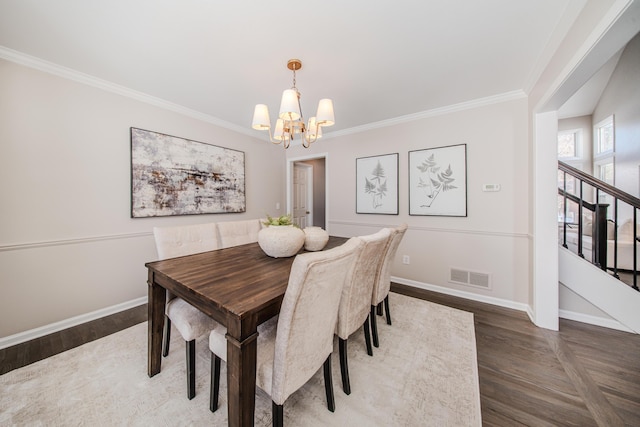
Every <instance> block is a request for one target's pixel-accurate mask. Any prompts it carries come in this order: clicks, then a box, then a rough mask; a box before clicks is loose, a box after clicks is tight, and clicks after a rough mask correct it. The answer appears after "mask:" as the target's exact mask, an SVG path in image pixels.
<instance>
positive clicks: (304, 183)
mask: <svg viewBox="0 0 640 427" xmlns="http://www.w3.org/2000/svg"><path fill="white" fill-rule="evenodd" d="M312 177H313V166H311V165H307V164H304V163H294V165H293V223H294V224H296V225H297V226H298V227H300V228H305V227H307V226H310V225H312V224H313V220H312V218H311V212H313V206H311V204H312V203H313V199H312V198H311V197H310V195H311V194H312V188H313V183H312V179H313V178H312Z"/></svg>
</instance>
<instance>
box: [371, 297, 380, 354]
mask: <svg viewBox="0 0 640 427" xmlns="http://www.w3.org/2000/svg"><path fill="white" fill-rule="evenodd" d="M369 321H370V322H371V336H372V337H373V345H374V346H376V347H380V343H379V342H378V322H377V320H376V306H375V305H372V306H371V314H370V315H369Z"/></svg>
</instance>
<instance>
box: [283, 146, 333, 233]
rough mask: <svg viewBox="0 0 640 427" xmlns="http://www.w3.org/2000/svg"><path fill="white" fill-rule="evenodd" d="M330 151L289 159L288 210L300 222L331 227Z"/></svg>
mask: <svg viewBox="0 0 640 427" xmlns="http://www.w3.org/2000/svg"><path fill="white" fill-rule="evenodd" d="M326 169H327V155H326V154H316V155H311V156H306V157H297V158H291V159H287V212H289V213H291V216H292V219H293V221H294V223H295V224H296V225H298V226H299V227H301V228H304V227H308V226H316V227H322V228H323V229H325V230H326V229H327V206H328V203H327V174H326Z"/></svg>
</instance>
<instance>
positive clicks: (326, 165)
mask: <svg viewBox="0 0 640 427" xmlns="http://www.w3.org/2000/svg"><path fill="white" fill-rule="evenodd" d="M315 159H324V169H325V171H324V181H325V194H324V197H325V201H324V218H325V228H326V229H327V231H329V232H330V230H329V173H328V172H327V171H328V170H329V153H317V154H309V155H307V156H301V157H290V158H287V177H286V179H287V212H292V209H293V185H292V184H293V182H292V181H293V164H294V163H295V162H303V161H305V160H315Z"/></svg>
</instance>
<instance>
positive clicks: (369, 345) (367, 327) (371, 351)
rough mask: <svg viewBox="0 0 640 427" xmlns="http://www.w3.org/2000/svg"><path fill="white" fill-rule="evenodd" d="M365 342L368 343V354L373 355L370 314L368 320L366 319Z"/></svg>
mask: <svg viewBox="0 0 640 427" xmlns="http://www.w3.org/2000/svg"><path fill="white" fill-rule="evenodd" d="M362 326H364V342H365V344H366V345H367V354H368V355H369V356H373V349H372V348H371V332H370V331H369V316H367V320H365V321H364V324H363V325H362Z"/></svg>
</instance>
